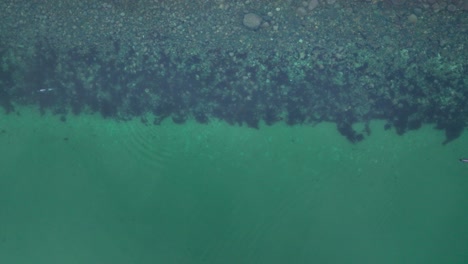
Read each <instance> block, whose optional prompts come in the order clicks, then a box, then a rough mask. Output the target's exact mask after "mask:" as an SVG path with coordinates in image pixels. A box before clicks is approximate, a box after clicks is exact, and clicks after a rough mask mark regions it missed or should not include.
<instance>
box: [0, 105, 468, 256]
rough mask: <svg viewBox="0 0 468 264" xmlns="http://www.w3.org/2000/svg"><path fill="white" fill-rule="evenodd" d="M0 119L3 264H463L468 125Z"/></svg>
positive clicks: (467, 235) (467, 229)
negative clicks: (362, 135) (464, 128)
mask: <svg viewBox="0 0 468 264" xmlns="http://www.w3.org/2000/svg"><path fill="white" fill-rule="evenodd" d="M20 112H21V115H16V114H10V115H6V116H5V115H2V116H1V119H0V131H1V133H0V146H1V148H0V256H1V257H0V258H1V263H14V264H17V263H18V264H19V263H36V264H41V263H48V264H50V263H67V264H74V263H87V264H91V263H122V264H123V263H165V264H166V263H167V264H169V263H468V250H467V249H468V164H463V163H460V162H459V161H458V159H459V158H460V157H462V156H464V155H465V156H468V148H467V146H468V135H467V134H466V133H465V134H464V135H463V136H462V137H460V138H459V139H457V140H455V141H453V142H451V143H449V144H448V145H446V146H442V145H441V142H442V141H443V140H444V134H443V132H440V131H437V130H434V129H433V128H432V127H430V126H425V127H423V128H422V129H420V130H418V131H416V132H408V133H406V134H405V135H404V136H397V135H396V134H395V133H394V132H392V131H384V129H383V124H384V123H383V122H379V121H375V122H372V123H371V128H372V131H373V132H372V135H371V136H370V137H369V138H367V139H366V140H364V141H363V142H361V143H358V144H351V143H349V142H348V141H347V140H346V139H345V138H344V137H342V136H340V135H339V134H338V133H337V132H336V128H335V126H334V125H333V124H326V123H323V124H318V125H316V126H315V127H311V126H294V127H288V126H286V125H284V124H277V125H274V126H271V127H267V126H262V127H261V128H260V129H258V130H255V129H251V128H246V127H234V126H230V125H227V124H225V123H223V122H216V121H214V122H211V123H210V124H208V125H201V124H197V123H195V122H190V121H189V122H187V123H186V124H184V125H176V124H173V123H172V122H170V121H167V122H164V123H163V124H162V125H161V126H152V125H151V126H145V125H144V124H142V123H141V122H139V121H137V120H135V121H130V122H122V123H119V122H115V121H112V120H105V119H102V118H100V117H99V116H85V115H82V116H79V117H69V118H68V120H67V122H61V121H59V120H57V117H55V116H49V115H45V116H39V115H38V114H37V111H34V110H30V109H22V110H21V111H20Z"/></svg>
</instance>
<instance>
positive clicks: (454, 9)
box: [447, 4, 457, 12]
mask: <svg viewBox="0 0 468 264" xmlns="http://www.w3.org/2000/svg"><path fill="white" fill-rule="evenodd" d="M447 10H448V11H450V12H455V11H457V7H456V6H455V5H453V4H450V5H448V6H447Z"/></svg>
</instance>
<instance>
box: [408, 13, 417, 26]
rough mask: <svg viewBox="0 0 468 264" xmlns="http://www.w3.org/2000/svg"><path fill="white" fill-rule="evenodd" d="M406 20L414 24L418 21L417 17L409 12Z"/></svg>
mask: <svg viewBox="0 0 468 264" xmlns="http://www.w3.org/2000/svg"><path fill="white" fill-rule="evenodd" d="M408 22H410V23H411V24H416V22H418V17H417V16H416V15H415V14H411V15H409V16H408Z"/></svg>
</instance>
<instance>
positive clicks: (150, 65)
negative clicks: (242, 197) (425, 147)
mask: <svg viewBox="0 0 468 264" xmlns="http://www.w3.org/2000/svg"><path fill="white" fill-rule="evenodd" d="M185 2H187V1H157V0H156V1H155V0H152V1H150V0H142V1H126V0H119V1H117V0H114V1H111V0H102V1H89V0H86V1H67V0H62V1H59V0H55V1H52V0H47V1H11V0H7V1H2V3H0V8H1V9H2V10H4V16H3V18H2V23H1V24H0V32H1V35H2V38H1V40H0V58H1V63H2V67H1V68H0V104H1V105H2V106H3V108H4V109H5V110H6V111H7V112H15V105H21V104H23V105H33V104H37V105H39V108H40V111H43V112H45V111H51V112H52V113H55V114H57V115H58V116H60V118H61V119H62V120H64V121H65V120H66V116H67V115H68V114H80V113H101V114H102V116H104V117H106V118H116V119H119V120H128V119H132V118H140V119H141V120H142V122H145V123H154V124H159V123H160V122H161V121H162V120H164V119H165V118H171V119H172V120H173V121H174V122H176V123H183V122H184V121H185V120H186V119H188V118H194V119H196V120H197V121H198V122H201V123H206V122H209V120H210V119H213V118H216V119H221V120H224V121H226V122H228V123H230V124H233V125H247V126H249V127H253V128H258V126H259V123H261V122H265V123H266V124H273V123H275V122H278V121H284V122H286V123H287V124H289V125H295V124H303V123H304V124H316V123H318V122H322V121H332V122H335V123H336V124H337V129H338V131H339V132H340V133H341V134H343V135H344V136H346V137H347V138H348V139H349V140H350V141H352V142H358V141H360V140H362V139H363V138H364V137H365V136H366V135H368V134H370V130H369V129H364V130H363V131H355V130H354V129H353V124H354V123H356V122H368V121H370V120H372V119H385V120H387V125H386V128H394V129H395V131H396V132H397V133H398V134H403V133H405V132H406V131H408V130H411V129H417V128H419V127H420V126H421V125H422V124H425V123H431V124H435V127H436V128H438V129H443V130H445V131H446V137H447V138H446V141H445V142H444V143H448V142H450V141H451V140H453V139H455V138H457V137H458V136H459V135H460V134H461V133H462V131H463V130H464V128H465V127H466V126H467V124H468V77H467V76H468V67H467V61H468V59H467V57H468V56H467V55H468V48H467V45H466V43H468V34H467V33H468V32H467V31H468V12H467V10H468V6H467V4H466V3H465V2H464V1H434V0H424V1H422V0H421V1H402V0H400V1H397V0H392V1H377V0H373V1H339V0H338V1H330V0H327V1H325V0H321V1H315V0H311V1H245V2H238V3H237V2H235V3H234V2H230V1H229V2H228V1H222V0H218V1H190V2H189V3H185ZM194 2H196V3H194ZM150 118H151V119H150Z"/></svg>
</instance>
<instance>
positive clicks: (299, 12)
mask: <svg viewBox="0 0 468 264" xmlns="http://www.w3.org/2000/svg"><path fill="white" fill-rule="evenodd" d="M296 14H297V15H299V16H305V15H307V10H306V9H305V8H303V7H302V6H301V7H298V8H297V9H296Z"/></svg>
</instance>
